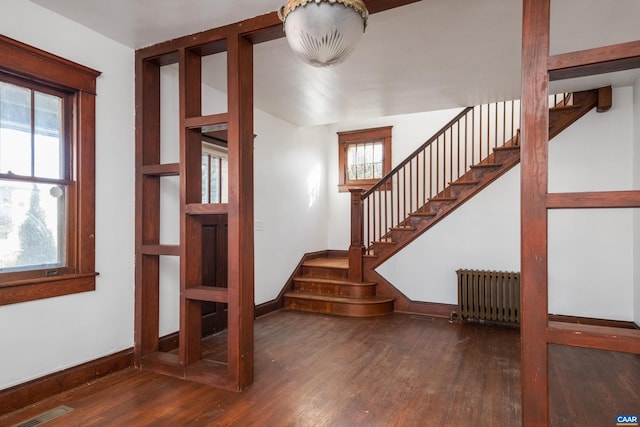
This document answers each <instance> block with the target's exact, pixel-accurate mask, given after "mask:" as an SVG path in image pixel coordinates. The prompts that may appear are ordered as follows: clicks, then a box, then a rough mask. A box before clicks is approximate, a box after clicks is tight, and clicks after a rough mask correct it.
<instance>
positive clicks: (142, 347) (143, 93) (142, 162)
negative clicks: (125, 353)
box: [134, 55, 160, 367]
mask: <svg viewBox="0 0 640 427" xmlns="http://www.w3.org/2000/svg"><path fill="white" fill-rule="evenodd" d="M158 163H160V66H158V65H157V64H154V63H152V62H149V61H146V60H144V59H143V58H141V57H140V56H139V55H136V233H135V234H136V237H135V238H136V272H135V276H136V277H135V280H136V288H135V319H136V321H135V334H134V339H135V364H136V366H138V367H140V366H141V364H142V358H143V357H144V356H145V355H147V354H149V353H152V352H154V351H156V350H157V349H158V321H159V313H158V311H159V303H160V297H159V288H158V280H159V269H160V261H159V258H158V257H157V256H153V255H147V254H145V253H143V250H142V248H143V246H144V245H158V244H159V242H160V209H159V206H160V179H159V178H158V177H154V176H148V175H145V174H144V173H143V169H144V167H145V166H147V165H156V164H158Z"/></svg>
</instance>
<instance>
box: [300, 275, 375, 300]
mask: <svg viewBox="0 0 640 427" xmlns="http://www.w3.org/2000/svg"><path fill="white" fill-rule="evenodd" d="M293 288H294V290H296V291H300V292H314V293H318V294H324V295H332V296H344V297H354V298H361V297H371V296H375V294H376V287H375V285H370V286H350V285H338V284H327V283H308V282H296V281H295V279H294V286H293Z"/></svg>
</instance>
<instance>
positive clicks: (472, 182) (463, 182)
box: [449, 181, 480, 185]
mask: <svg viewBox="0 0 640 427" xmlns="http://www.w3.org/2000/svg"><path fill="white" fill-rule="evenodd" d="M477 184H480V181H454V182H450V183H449V185H477Z"/></svg>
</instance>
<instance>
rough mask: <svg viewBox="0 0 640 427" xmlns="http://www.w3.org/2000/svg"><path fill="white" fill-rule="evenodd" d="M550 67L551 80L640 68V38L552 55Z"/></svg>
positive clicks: (549, 62) (549, 60)
mask: <svg viewBox="0 0 640 427" xmlns="http://www.w3.org/2000/svg"><path fill="white" fill-rule="evenodd" d="M548 67H549V79H550V80H562V79H571V78H575V77H584V76H591V75H594V74H604V73H612V72H615V71H624V70H630V69H633V68H640V40H639V41H633V42H628V43H620V44H615V45H610V46H603V47H597V48H593V49H586V50H581V51H577V52H569V53H563V54H560V55H554V56H550V57H549V59H548Z"/></svg>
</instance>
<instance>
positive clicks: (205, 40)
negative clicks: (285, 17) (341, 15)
mask: <svg viewBox="0 0 640 427" xmlns="http://www.w3.org/2000/svg"><path fill="white" fill-rule="evenodd" d="M418 1H421V0H365V4H366V6H367V9H368V10H369V14H374V13H378V12H384V11H385V10H389V9H394V8H396V7H400V6H405V5H407V4H411V3H417V2H418ZM285 2H286V0H282V4H283V5H284V4H285ZM230 34H237V35H239V36H242V37H243V38H245V39H246V40H248V41H250V42H251V43H252V44H258V43H263V42H267V41H271V40H276V39H279V38H282V37H284V30H283V29H282V21H280V18H278V13H277V12H276V11H273V12H270V13H267V14H264V15H260V16H256V17H254V18H249V19H246V20H244V21H240V22H236V23H233V24H229V25H225V26H224V27H218V28H213V29H211V30H206V31H202V32H200V33H196V34H191V35H187V36H183V37H179V38H176V39H173V40H169V41H166V42H162V43H158V44H155V45H153V46H149V47H145V48H143V49H140V50H139V52H140V53H141V54H142V56H143V57H145V58H156V61H157V63H158V64H160V65H167V64H171V63H174V62H177V61H178V56H177V55H176V54H175V52H176V51H178V50H179V49H182V48H192V49H195V51H196V52H197V53H199V54H201V55H209V54H212V53H216V52H222V51H224V50H226V48H227V47H226V43H223V41H224V38H225V36H227V35H230Z"/></svg>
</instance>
